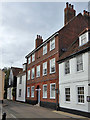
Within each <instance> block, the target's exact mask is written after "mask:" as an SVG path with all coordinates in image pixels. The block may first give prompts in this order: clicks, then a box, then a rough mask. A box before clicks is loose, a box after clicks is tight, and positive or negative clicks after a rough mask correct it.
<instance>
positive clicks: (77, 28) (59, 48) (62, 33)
mask: <svg viewBox="0 0 90 120" xmlns="http://www.w3.org/2000/svg"><path fill="white" fill-rule="evenodd" d="M67 9H68V8H67ZM65 19H66V18H65ZM87 26H88V22H87V20H86V19H85V17H84V16H83V15H82V14H79V15H77V16H74V17H73V19H72V20H71V21H69V22H68V24H66V25H65V26H64V27H63V28H62V29H60V30H59V31H57V32H56V33H54V34H53V35H52V36H50V37H49V38H48V39H47V40H46V41H44V42H42V41H43V40H40V41H39V40H37V39H36V48H35V49H34V50H33V51H32V52H31V53H29V54H28V55H27V56H26V59H27V76H28V70H30V80H27V86H26V101H27V102H29V103H31V104H36V103H37V99H38V98H37V91H36V90H37V89H38V87H39V88H40V105H41V106H45V107H51V108H54V109H55V108H56V105H57V101H58V96H59V94H58V96H57V94H56V89H59V65H58V63H57V61H58V59H59V56H61V55H62V53H63V52H64V51H63V50H66V49H67V48H68V46H69V45H70V44H72V43H73V41H74V40H75V38H76V36H78V35H79V34H80V32H81V31H82V30H84V29H85V28H86V27H87ZM39 37H40V38H41V36H39ZM52 38H55V49H53V50H51V51H50V41H51V40H52ZM45 44H47V54H45V55H43V46H44V45H45ZM37 45H39V46H38V47H37ZM33 53H35V61H34V62H31V63H30V64H28V58H29V57H30V56H31V61H32V54H33ZM52 58H55V73H53V74H50V60H51V59H52ZM46 61H47V75H45V76H43V63H44V62H46ZM38 65H40V77H38V78H37V77H36V67H37V66H38ZM33 67H34V68H35V77H34V79H31V70H32V68H33ZM51 83H55V84H56V86H55V99H51V98H50V84H51ZM44 84H47V98H43V85H44ZM31 86H34V97H33V98H32V97H31ZM27 87H30V97H27Z"/></svg>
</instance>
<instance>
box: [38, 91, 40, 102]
mask: <svg viewBox="0 0 90 120" xmlns="http://www.w3.org/2000/svg"><path fill="white" fill-rule="evenodd" d="M39 103H40V89H38V104H39Z"/></svg>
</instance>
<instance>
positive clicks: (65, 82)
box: [59, 53, 90, 112]
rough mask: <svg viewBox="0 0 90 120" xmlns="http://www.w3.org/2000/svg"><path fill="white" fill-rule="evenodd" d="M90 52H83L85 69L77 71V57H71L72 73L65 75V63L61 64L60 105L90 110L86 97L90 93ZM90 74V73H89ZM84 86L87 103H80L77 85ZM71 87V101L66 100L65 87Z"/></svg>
mask: <svg viewBox="0 0 90 120" xmlns="http://www.w3.org/2000/svg"><path fill="white" fill-rule="evenodd" d="M88 56H89V55H88V53H84V54H83V67H84V69H83V71H81V72H77V66H76V58H72V59H70V74H67V75H65V71H64V63H61V64H59V90H60V95H59V96H60V97H59V105H60V107H63V108H70V109H74V110H80V111H85V112H90V109H88V106H89V104H90V103H88V102H87V100H86V98H87V96H88V95H89V91H88V90H89V89H88ZM89 75H90V74H89ZM78 86H84V89H85V91H84V92H85V96H84V98H85V103H84V104H80V103H78V100H77V87H78ZM66 87H70V99H71V101H70V102H69V103H67V102H65V88H66Z"/></svg>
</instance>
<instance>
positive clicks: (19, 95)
mask: <svg viewBox="0 0 90 120" xmlns="http://www.w3.org/2000/svg"><path fill="white" fill-rule="evenodd" d="M20 90H21V94H20ZM21 96H22V89H19V94H18V97H21Z"/></svg>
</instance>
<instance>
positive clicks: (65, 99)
mask: <svg viewBox="0 0 90 120" xmlns="http://www.w3.org/2000/svg"><path fill="white" fill-rule="evenodd" d="M66 89H70V87H65V102H67V103H70V102H71V91H70V94H66ZM70 90H71V89H70ZM66 95H69V96H70V101H67V100H66Z"/></svg>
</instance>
